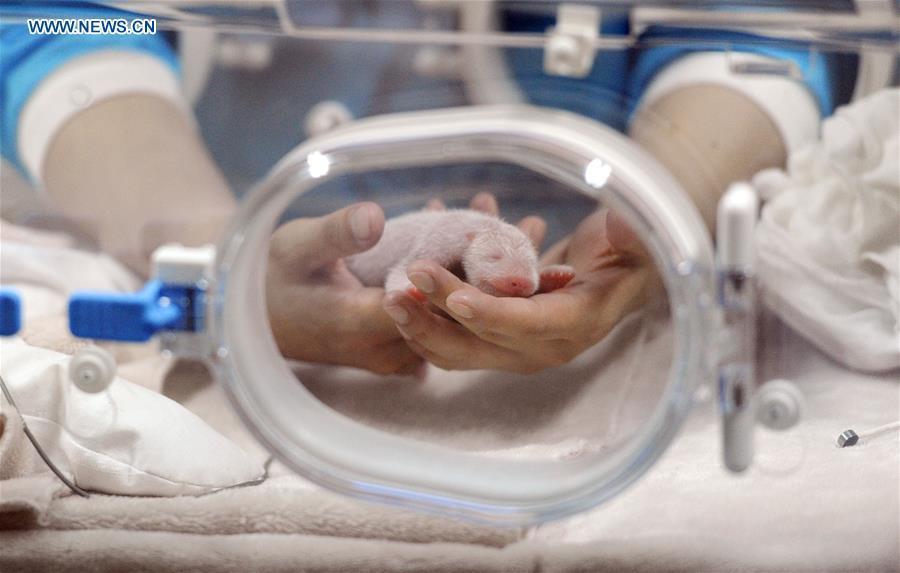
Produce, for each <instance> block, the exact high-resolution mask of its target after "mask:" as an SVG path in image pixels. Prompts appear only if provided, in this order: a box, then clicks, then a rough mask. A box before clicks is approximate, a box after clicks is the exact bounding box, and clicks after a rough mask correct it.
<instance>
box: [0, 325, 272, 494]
mask: <svg viewBox="0 0 900 573" xmlns="http://www.w3.org/2000/svg"><path fill="white" fill-rule="evenodd" d="M69 360H70V357H69V356H68V355H67V354H61V353H58V352H54V351H52V350H46V349H43V348H37V347H34V346H30V345H28V344H25V343H24V342H21V341H17V340H12V341H4V342H2V343H0V370H2V375H3V380H4V382H5V383H6V385H7V387H8V388H9V391H10V393H11V394H12V395H13V397H14V399H15V401H16V406H18V408H19V413H20V414H21V415H22V417H23V419H24V420H25V423H26V424H28V427H29V428H31V431H32V432H33V433H34V435H35V437H36V438H37V440H38V442H39V443H40V444H41V446H42V447H43V448H44V450H45V451H46V452H47V453H48V455H49V456H50V458H51V459H52V460H53V461H54V463H55V464H56V465H57V466H58V467H60V468H61V469H62V470H63V471H64V472H66V473H68V474H69V475H71V476H73V477H74V480H75V483H76V484H78V485H79V486H81V487H82V488H84V489H89V490H93V491H100V492H105V493H117V494H128V495H183V494H197V493H204V492H208V491H213V490H217V489H221V488H225V487H229V486H233V485H237V484H241V483H245V482H249V481H252V480H256V479H259V478H261V477H262V476H263V473H264V472H263V468H262V466H261V465H260V464H259V463H258V462H257V461H254V460H253V458H251V456H249V455H248V454H246V453H245V452H244V451H243V450H241V449H240V448H238V447H237V446H236V445H234V444H233V443H232V442H231V441H229V440H228V439H227V438H225V437H224V436H222V435H221V434H219V433H218V432H216V431H215V430H213V429H212V428H210V427H209V425H207V424H206V422H204V421H203V420H201V419H200V418H198V417H197V416H196V415H195V414H193V413H191V412H189V411H188V410H186V409H185V408H184V407H182V406H181V405H180V404H178V403H177V402H174V401H172V400H170V399H169V398H166V397H165V396H163V395H161V394H157V393H156V392H153V391H151V390H148V389H146V388H142V387H141V386H138V385H136V384H132V383H131V382H128V381H127V380H123V379H121V378H116V379H115V380H113V382H112V384H110V386H109V388H108V389H106V390H105V391H103V392H100V393H96V394H88V393H86V392H83V391H81V390H79V389H78V388H76V387H75V385H74V384H72V383H71V382H70V381H69V379H68V365H69Z"/></svg>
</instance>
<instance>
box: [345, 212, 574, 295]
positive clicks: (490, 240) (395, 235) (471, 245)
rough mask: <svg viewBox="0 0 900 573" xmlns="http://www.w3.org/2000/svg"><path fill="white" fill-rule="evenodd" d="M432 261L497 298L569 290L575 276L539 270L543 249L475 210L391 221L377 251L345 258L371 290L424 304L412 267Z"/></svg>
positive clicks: (562, 269) (566, 270) (560, 269)
mask: <svg viewBox="0 0 900 573" xmlns="http://www.w3.org/2000/svg"><path fill="white" fill-rule="evenodd" d="M423 259H427V260H431V261H434V262H436V263H437V264H439V265H441V266H442V267H444V268H446V269H448V270H450V271H451V272H453V273H454V274H456V275H457V276H459V277H460V278H462V279H463V280H465V281H466V282H468V283H470V284H472V285H474V286H475V287H477V288H479V289H480V290H482V291H484V292H486V293H487V294H490V295H493V296H519V297H528V296H531V295H533V294H534V293H536V292H548V291H551V290H555V289H558V288H562V287H564V286H565V285H566V284H567V283H568V282H569V281H570V280H572V278H574V276H575V271H574V270H573V269H572V268H571V267H569V266H566V265H552V266H549V267H546V268H544V269H542V270H541V271H540V272H539V271H538V256H537V250H536V249H535V248H534V245H533V244H532V243H531V240H529V238H528V237H527V236H526V235H525V234H524V233H523V232H522V231H520V230H519V229H518V228H517V227H515V226H513V225H510V224H509V223H505V222H503V221H501V220H500V219H498V218H497V217H494V216H491V215H487V214H485V213H481V212H479V211H473V210H471V209H448V210H440V211H437V210H424V211H417V212H414V213H407V214H405V215H401V216H399V217H395V218H393V219H390V220H388V221H387V222H386V223H385V226H384V234H383V235H382V237H381V240H380V241H379V242H378V244H376V245H375V246H374V247H372V248H371V249H369V250H368V251H365V252H363V253H360V254H358V255H353V256H352V257H348V258H346V259H345V261H346V263H347V267H348V268H349V269H350V272H352V273H353V274H354V275H356V276H357V277H358V278H359V280H360V281H361V282H362V283H363V284H364V285H365V286H384V288H385V290H387V291H388V292H390V291H394V290H406V291H409V292H410V293H412V294H413V295H416V296H417V297H418V298H420V299H424V297H423V296H421V293H419V292H418V291H417V290H416V288H415V287H414V286H413V285H412V283H410V282H409V279H408V278H407V276H406V268H407V266H408V265H409V264H410V263H411V262H413V261H418V260H423Z"/></svg>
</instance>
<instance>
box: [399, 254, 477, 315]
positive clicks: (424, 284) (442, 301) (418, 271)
mask: <svg viewBox="0 0 900 573" xmlns="http://www.w3.org/2000/svg"><path fill="white" fill-rule="evenodd" d="M406 276H407V277H408V278H409V280H410V282H412V284H413V285H414V286H415V287H416V288H417V289H418V290H419V292H420V293H421V294H422V295H424V296H425V298H426V300H427V301H428V302H430V303H432V304H434V305H435V306H437V307H438V308H440V309H441V310H443V311H445V312H449V310H448V309H447V305H446V299H447V296H449V295H450V293H452V292H455V291H457V290H461V289H467V290H473V291H476V292H481V291H478V289H476V288H475V287H473V286H472V285H470V284H468V283H466V282H463V281H462V280H461V279H460V278H459V277H457V276H456V275H454V274H453V273H451V272H450V271H448V270H447V269H445V268H443V267H442V266H440V265H439V264H437V263H435V262H434V261H427V260H424V261H413V262H412V263H410V264H409V265H408V266H407V267H406ZM451 314H452V313H451Z"/></svg>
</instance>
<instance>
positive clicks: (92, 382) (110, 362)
mask: <svg viewBox="0 0 900 573" xmlns="http://www.w3.org/2000/svg"><path fill="white" fill-rule="evenodd" d="M115 377H116V360H115V359H114V358H113V357H112V355H110V353H109V352H107V351H105V350H103V349H102V348H100V347H99V346H88V347H86V348H82V349H81V350H79V351H78V352H76V353H75V355H74V356H73V357H72V360H70V361H69V380H71V381H72V383H73V384H75V386H76V387H77V388H78V389H80V390H82V391H83V392H88V393H90V394H96V393H97V392H102V391H104V390H106V389H107V388H108V387H109V385H110V383H111V382H112V381H113V378H115Z"/></svg>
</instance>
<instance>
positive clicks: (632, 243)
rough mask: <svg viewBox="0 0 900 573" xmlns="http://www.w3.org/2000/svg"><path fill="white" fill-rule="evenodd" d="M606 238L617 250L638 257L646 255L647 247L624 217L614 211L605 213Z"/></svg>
mask: <svg viewBox="0 0 900 573" xmlns="http://www.w3.org/2000/svg"><path fill="white" fill-rule="evenodd" d="M606 239H607V240H608V241H609V244H610V246H612V248H613V249H615V250H616V251H617V252H620V253H624V254H628V255H633V256H636V257H640V258H646V257H647V256H648V253H647V249H646V248H645V247H644V244H643V243H642V242H641V240H640V239H639V238H638V236H637V233H635V232H634V231H633V230H632V229H631V227H630V226H629V225H628V223H627V222H625V219H623V218H622V216H621V215H619V214H618V213H616V212H615V211H607V213H606Z"/></svg>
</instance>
